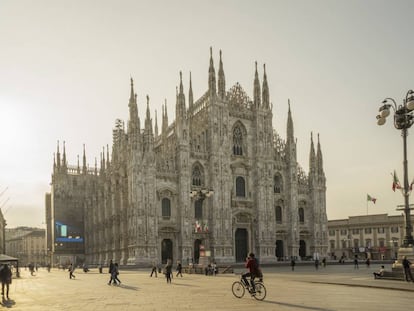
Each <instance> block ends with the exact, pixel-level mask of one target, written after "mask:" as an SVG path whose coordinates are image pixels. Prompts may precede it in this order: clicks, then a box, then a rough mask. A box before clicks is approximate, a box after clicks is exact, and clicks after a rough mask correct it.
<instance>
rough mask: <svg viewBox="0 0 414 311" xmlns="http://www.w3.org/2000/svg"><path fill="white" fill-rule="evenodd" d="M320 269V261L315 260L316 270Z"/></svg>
mask: <svg viewBox="0 0 414 311" xmlns="http://www.w3.org/2000/svg"><path fill="white" fill-rule="evenodd" d="M318 268H319V259H318V258H316V259H315V269H316V270H318Z"/></svg>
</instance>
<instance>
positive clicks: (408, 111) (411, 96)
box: [377, 90, 414, 247]
mask: <svg viewBox="0 0 414 311" xmlns="http://www.w3.org/2000/svg"><path fill="white" fill-rule="evenodd" d="M390 102H391V103H392V104H390ZM382 103H383V106H381V107H380V108H379V115H377V124H378V125H384V124H385V121H386V118H387V117H388V116H389V115H390V108H392V109H393V110H394V127H395V128H396V129H397V130H401V136H402V137H403V145H404V162H403V164H404V188H403V189H402V194H403V196H404V213H405V236H404V240H403V246H404V247H408V246H409V245H410V244H411V245H413V244H414V240H413V235H412V225H411V216H410V204H409V195H410V189H409V185H408V164H407V136H408V129H409V128H410V127H411V126H412V125H413V123H414V115H413V110H414V91H413V90H409V91H408V92H407V95H406V96H405V99H404V101H403V105H399V106H398V107H397V103H396V102H395V100H394V99H392V98H390V97H387V98H385V99H384V100H383V102H382Z"/></svg>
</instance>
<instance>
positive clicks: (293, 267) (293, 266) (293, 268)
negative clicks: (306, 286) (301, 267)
mask: <svg viewBox="0 0 414 311" xmlns="http://www.w3.org/2000/svg"><path fill="white" fill-rule="evenodd" d="M295 265H296V262H295V258H294V257H293V256H292V259H291V261H290V266H291V267H292V271H295Z"/></svg>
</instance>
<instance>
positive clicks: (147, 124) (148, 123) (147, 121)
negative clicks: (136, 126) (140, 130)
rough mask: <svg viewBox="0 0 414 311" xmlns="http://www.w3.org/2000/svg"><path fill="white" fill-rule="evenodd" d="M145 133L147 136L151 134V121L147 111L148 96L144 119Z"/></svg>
mask: <svg viewBox="0 0 414 311" xmlns="http://www.w3.org/2000/svg"><path fill="white" fill-rule="evenodd" d="M145 131H146V132H147V133H149V134H152V120H151V114H150V109H149V96H148V95H147V115H146V118H145Z"/></svg>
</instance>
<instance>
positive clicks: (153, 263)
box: [150, 260, 157, 277]
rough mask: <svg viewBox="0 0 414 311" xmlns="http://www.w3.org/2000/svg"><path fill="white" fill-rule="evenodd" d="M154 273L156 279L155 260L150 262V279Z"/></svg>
mask: <svg viewBox="0 0 414 311" xmlns="http://www.w3.org/2000/svg"><path fill="white" fill-rule="evenodd" d="M154 272H155V277H157V264H156V263H155V260H153V261H152V269H151V274H150V277H152V274H153V273H154Z"/></svg>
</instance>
